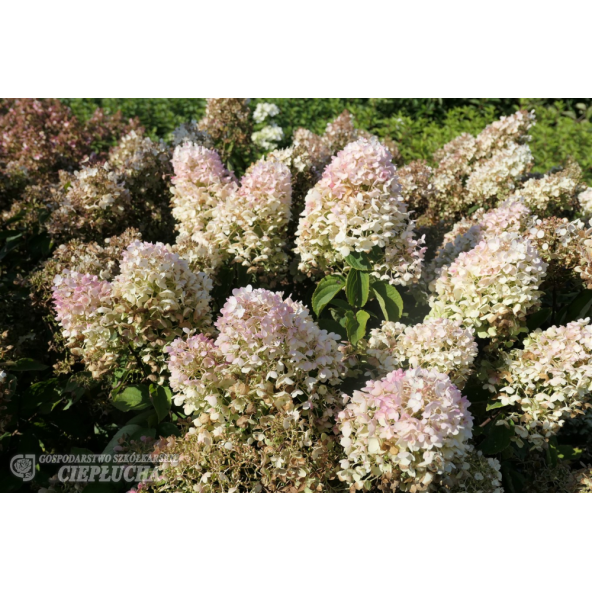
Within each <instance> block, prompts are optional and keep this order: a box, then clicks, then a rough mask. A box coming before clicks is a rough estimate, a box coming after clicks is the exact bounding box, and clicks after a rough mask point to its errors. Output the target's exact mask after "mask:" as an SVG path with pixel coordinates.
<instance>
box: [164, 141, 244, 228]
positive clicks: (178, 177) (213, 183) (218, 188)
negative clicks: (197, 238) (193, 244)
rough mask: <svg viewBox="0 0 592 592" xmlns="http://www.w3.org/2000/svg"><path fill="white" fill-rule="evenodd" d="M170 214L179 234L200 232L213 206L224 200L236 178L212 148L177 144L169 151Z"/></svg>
mask: <svg viewBox="0 0 592 592" xmlns="http://www.w3.org/2000/svg"><path fill="white" fill-rule="evenodd" d="M173 168H174V171H175V177H174V178H173V185H174V187H173V189H172V192H173V198H172V200H171V201H172V206H173V216H174V217H175V219H176V220H177V230H178V231H179V232H180V233H181V235H188V236H191V235H192V234H194V233H195V232H197V231H203V230H204V229H205V227H206V226H207V223H208V221H209V220H211V218H212V211H213V209H214V208H215V207H216V206H217V205H218V204H219V203H220V202H224V201H226V199H227V198H228V195H229V194H230V193H231V192H232V191H234V189H235V187H236V179H235V177H234V175H233V174H232V173H229V172H228V171H227V170H226V167H225V166H224V165H223V164H222V161H221V160H220V156H219V155H218V153H217V152H215V151H214V150H209V149H207V148H204V147H203V146H198V145H196V144H192V143H186V144H182V145H181V146H177V147H176V148H175V151H174V153H173Z"/></svg>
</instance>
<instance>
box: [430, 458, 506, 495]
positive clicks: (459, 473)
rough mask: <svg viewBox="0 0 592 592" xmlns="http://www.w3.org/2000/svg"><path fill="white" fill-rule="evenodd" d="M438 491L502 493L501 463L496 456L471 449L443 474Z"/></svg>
mask: <svg viewBox="0 0 592 592" xmlns="http://www.w3.org/2000/svg"><path fill="white" fill-rule="evenodd" d="M438 491H439V492H450V493H504V488H503V487H502V473H501V464H500V461H499V460H497V458H490V457H487V456H483V453H482V452H481V451H480V450H474V449H473V450H471V452H469V454H467V456H465V458H464V459H463V460H462V461H460V462H459V463H457V467H456V469H455V470H454V471H453V472H452V473H449V474H447V475H445V476H444V478H443V480H442V483H441V486H440V487H439V488H438Z"/></svg>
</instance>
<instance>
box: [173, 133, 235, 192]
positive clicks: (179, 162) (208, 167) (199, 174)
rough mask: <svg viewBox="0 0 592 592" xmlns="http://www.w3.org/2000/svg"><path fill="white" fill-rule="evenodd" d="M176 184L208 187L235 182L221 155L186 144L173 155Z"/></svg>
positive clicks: (189, 143)
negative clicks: (184, 183)
mask: <svg viewBox="0 0 592 592" xmlns="http://www.w3.org/2000/svg"><path fill="white" fill-rule="evenodd" d="M173 169H174V171H175V179H174V182H175V183H176V182H177V181H186V182H191V183H193V184H195V185H201V186H203V187H207V186H209V185H213V184H215V183H223V184H224V183H229V182H231V181H234V180H235V178H234V175H232V173H230V172H229V171H228V170H227V169H226V167H225V166H224V165H223V164H222V160H220V156H219V154H218V153H217V152H216V151H214V150H209V149H208V148H204V147H203V146H198V145H196V144H192V143H191V142H186V143H185V144H182V145H180V146H177V147H176V148H175V151H174V153H173Z"/></svg>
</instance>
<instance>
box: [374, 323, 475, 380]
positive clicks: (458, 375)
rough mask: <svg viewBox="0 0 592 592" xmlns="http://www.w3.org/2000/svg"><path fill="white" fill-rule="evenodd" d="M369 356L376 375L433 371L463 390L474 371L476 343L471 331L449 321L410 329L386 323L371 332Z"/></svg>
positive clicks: (405, 326)
mask: <svg viewBox="0 0 592 592" xmlns="http://www.w3.org/2000/svg"><path fill="white" fill-rule="evenodd" d="M366 353H367V354H368V357H369V361H370V363H371V364H372V366H374V368H373V373H375V374H377V375H384V374H387V373H388V372H392V371H393V370H396V369H398V368H403V369H406V368H427V369H430V368H433V369H435V370H437V371H438V372H442V373H443V374H448V376H449V377H450V380H451V381H452V382H453V383H454V384H455V385H456V386H458V387H459V388H462V387H463V386H464V384H465V383H466V381H467V378H468V377H469V375H470V374H471V372H472V370H473V362H474V360H475V358H476V357H477V344H476V343H475V339H474V337H473V334H472V332H471V331H470V330H469V329H465V328H463V327H462V325H461V324H460V323H459V322H458V321H453V320H450V319H446V318H436V319H427V320H426V321H424V322H423V323H420V324H418V325H411V326H409V325H403V324H401V323H392V322H388V321H384V322H383V323H382V325H381V326H380V328H379V329H373V330H372V331H371V332H370V337H369V339H368V347H367V350H366Z"/></svg>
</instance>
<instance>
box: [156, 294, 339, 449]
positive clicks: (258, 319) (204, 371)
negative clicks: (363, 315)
mask: <svg viewBox="0 0 592 592" xmlns="http://www.w3.org/2000/svg"><path fill="white" fill-rule="evenodd" d="M215 325H216V328H217V329H218V331H219V333H218V336H217V338H216V340H215V342H211V341H209V340H207V339H206V338H204V337H203V336H199V335H197V336H191V337H189V338H188V339H187V340H183V339H177V340H175V341H174V342H173V343H172V344H171V345H170V346H169V347H168V348H167V352H168V354H169V361H168V364H169V369H170V372H171V375H172V376H173V377H174V380H173V381H172V382H171V386H172V388H173V390H174V391H175V393H176V394H175V401H176V402H177V404H179V405H181V404H182V405H184V408H185V411H186V413H196V414H197V413H200V415H199V416H198V417H197V419H196V420H195V425H196V427H197V428H198V429H199V430H200V433H202V434H203V437H204V438H206V439H207V438H209V437H210V436H209V434H208V432H213V435H214V436H220V435H221V434H223V433H224V432H225V430H227V429H228V428H229V427H231V426H234V427H233V429H236V428H247V427H248V426H249V425H255V423H257V421H259V420H260V419H261V418H262V417H264V416H265V415H267V414H268V413H269V412H273V410H275V412H279V411H281V412H284V413H288V414H291V415H292V416H293V417H296V418H297V417H298V415H299V414H300V413H302V412H309V410H311V409H312V410H313V412H314V414H315V415H316V417H317V419H322V418H323V417H325V420H324V421H326V417H327V416H328V415H330V414H331V411H330V410H329V409H328V407H331V406H334V405H336V404H337V402H338V400H337V393H336V392H335V389H334V388H332V387H334V386H336V385H338V384H339V383H340V382H341V380H342V376H343V374H344V371H345V368H344V365H343V361H342V354H341V352H340V351H339V348H338V343H337V341H336V339H337V338H338V336H337V335H336V334H333V333H327V331H325V330H322V329H320V328H319V326H318V325H317V324H316V323H315V322H314V321H313V320H312V318H311V316H310V313H309V311H308V310H307V309H306V308H305V307H304V306H303V305H302V304H300V303H299V302H294V301H293V300H292V299H290V298H286V299H285V300H284V299H283V297H282V294H280V293H275V292H270V291H268V290H263V289H257V290H253V289H252V288H251V286H248V287H247V288H239V289H235V290H233V292H232V296H231V297H230V298H229V299H228V300H227V301H226V303H225V305H224V307H223V308H222V310H221V316H220V317H219V319H218V320H217V322H216V323H215ZM251 419H253V420H256V421H251Z"/></svg>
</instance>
